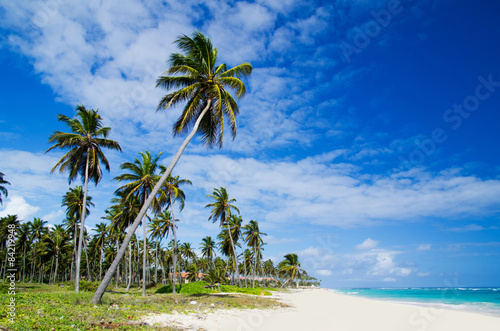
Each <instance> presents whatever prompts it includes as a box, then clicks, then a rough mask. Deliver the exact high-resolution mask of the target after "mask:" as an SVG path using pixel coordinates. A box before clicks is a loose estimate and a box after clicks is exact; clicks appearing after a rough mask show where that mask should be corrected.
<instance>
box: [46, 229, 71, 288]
mask: <svg viewBox="0 0 500 331" xmlns="http://www.w3.org/2000/svg"><path fill="white" fill-rule="evenodd" d="M68 240H69V239H68V235H67V232H66V231H64V229H63V228H62V227H60V226H59V227H56V228H55V229H54V230H52V231H50V232H49V234H48V235H47V236H46V241H47V244H48V248H49V249H50V250H51V252H52V254H53V256H54V258H55V261H56V266H55V270H54V284H56V282H57V270H58V267H59V258H60V256H61V254H62V252H63V251H64V250H66V249H68V248H69V247H71V246H70V244H69V243H68Z"/></svg>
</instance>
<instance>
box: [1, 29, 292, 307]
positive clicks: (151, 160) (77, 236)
mask: <svg viewBox="0 0 500 331" xmlns="http://www.w3.org/2000/svg"><path fill="white" fill-rule="evenodd" d="M174 43H175V44H176V45H177V46H178V48H179V49H180V50H181V52H182V53H173V54H171V56H170V59H169V61H168V64H169V68H168V69H167V70H166V71H165V72H164V73H163V75H161V76H160V77H159V78H158V80H157V87H161V88H164V89H166V90H172V89H173V90H174V91H172V92H170V93H168V94H166V95H165V96H164V97H163V98H162V99H161V100H160V102H159V104H158V108H157V111H160V110H168V109H171V108H173V107H175V106H176V105H178V104H180V103H183V104H184V110H183V112H182V114H181V116H180V117H179V119H178V120H177V121H176V122H175V124H174V125H173V134H174V136H177V135H180V134H184V133H187V132H188V131H189V134H188V135H187V137H186V138H185V140H184V142H183V143H182V144H181V146H180V147H179V150H178V151H177V153H176V154H175V155H174V156H173V159H172V161H171V163H170V165H169V166H168V167H163V166H161V165H159V163H158V160H159V158H160V155H161V153H160V154H158V155H151V153H150V152H148V151H145V152H143V153H140V157H138V158H136V159H135V161H134V162H131V163H124V164H122V165H121V169H122V170H124V171H125V173H124V174H122V175H120V176H118V177H116V178H115V179H116V180H117V181H118V182H120V183H123V185H122V186H121V187H119V188H118V189H117V190H116V192H115V195H116V196H115V198H113V200H112V206H111V207H109V208H108V209H107V210H106V217H105V218H106V219H107V220H109V222H110V223H109V224H107V223H101V224H99V225H97V228H96V234H95V235H89V234H88V233H86V228H85V219H86V216H87V215H88V212H89V209H88V208H89V207H92V202H91V200H92V199H91V197H89V196H88V183H89V181H90V182H94V184H95V185H97V184H98V183H99V181H100V179H101V177H102V167H103V166H104V168H105V169H106V170H108V171H109V163H108V161H107V159H106V156H105V155H104V152H103V149H104V148H106V149H111V150H116V151H121V147H120V145H119V144H118V143H117V142H116V141H113V140H111V139H109V138H108V135H109V133H110V131H111V128H109V127H104V126H103V122H102V118H101V116H100V115H99V113H98V111H97V110H94V109H86V108H85V107H84V106H82V105H79V106H77V108H76V116H75V117H74V118H69V117H67V116H65V115H58V119H59V121H61V122H63V123H64V124H66V125H67V126H68V127H69V128H70V129H71V132H69V133H65V132H60V131H56V132H54V133H53V134H52V135H51V136H50V138H49V142H51V143H54V145H53V146H52V147H50V148H49V149H48V150H47V152H49V151H51V150H55V149H61V150H64V151H65V152H66V154H64V155H63V157H62V158H61V159H60V160H59V161H58V162H57V163H56V165H55V166H54V168H53V169H52V172H54V171H56V170H59V171H60V172H67V173H68V174H69V176H68V179H69V183H70V184H71V183H72V181H74V180H75V179H77V178H80V179H81V180H82V182H83V187H79V186H77V187H74V188H72V189H70V191H69V192H67V193H66V195H65V196H64V198H63V206H65V207H66V220H65V227H64V226H63V225H61V226H56V228H53V229H46V230H44V231H45V232H43V233H41V232H40V234H39V235H37V236H35V237H33V236H31V237H30V239H31V241H30V242H29V244H27V245H28V246H30V247H28V248H27V250H28V251H27V254H28V255H27V256H26V257H27V258H28V259H29V261H30V263H31V264H28V265H27V266H25V268H24V269H26V270H29V271H30V272H31V275H30V280H31V278H32V275H33V277H34V274H35V273H38V275H39V280H40V281H42V280H43V281H47V275H48V278H50V279H51V280H52V281H53V282H56V281H58V280H67V279H74V281H75V292H78V291H79V279H80V275H82V276H84V277H86V278H87V279H88V280H95V279H99V280H101V279H102V281H101V284H100V285H99V287H98V289H97V290H96V293H95V295H94V298H93V299H92V302H93V303H99V302H100V301H101V299H102V296H103V294H104V291H105V290H106V288H107V287H108V285H109V284H110V282H111V281H112V279H113V278H115V279H116V283H117V284H118V283H119V282H121V281H122V277H125V278H123V279H126V282H127V288H128V287H130V286H131V284H132V282H133V280H137V282H140V281H141V279H142V292H143V295H145V290H146V283H147V282H148V279H151V272H152V270H154V273H153V275H154V277H153V278H154V280H155V281H157V280H158V271H160V273H161V274H162V281H163V282H165V281H166V279H167V278H168V276H167V275H166V274H167V271H171V272H170V273H169V274H170V275H173V276H172V277H171V281H172V282H173V283H174V285H175V283H176V281H177V275H178V272H177V270H184V271H185V272H188V273H189V274H190V275H192V277H193V278H196V277H198V274H199V273H200V272H202V273H206V274H207V275H206V277H207V278H211V279H212V280H218V281H223V280H224V279H226V278H227V275H229V274H232V275H233V276H232V277H230V278H231V280H232V281H237V282H238V284H240V285H241V278H240V277H236V275H241V274H243V275H244V276H247V275H249V274H250V273H253V276H254V277H253V278H252V280H253V282H254V281H255V276H257V275H267V276H269V277H270V278H272V277H275V276H276V275H277V274H278V272H277V271H279V270H281V269H276V268H274V267H273V266H272V262H271V261H266V262H264V263H261V259H262V246H263V245H264V242H263V240H262V237H261V236H262V235H265V234H264V233H261V232H260V231H259V227H258V222H256V221H250V222H249V223H248V224H247V225H243V221H242V218H241V216H239V215H237V214H239V211H238V209H237V208H236V207H235V206H234V205H233V203H234V202H235V200H234V199H229V197H228V194H227V191H226V189H225V188H222V187H221V188H219V189H215V190H214V192H213V194H211V195H209V196H208V198H210V199H211V200H212V202H211V203H210V204H208V205H207V207H209V208H211V214H210V216H209V219H210V220H212V221H214V222H216V221H218V222H219V224H220V226H221V229H222V231H221V233H220V234H219V236H218V237H217V239H218V242H217V244H215V243H214V241H213V239H212V238H210V237H207V238H204V239H203V247H202V251H203V252H204V253H203V256H202V257H197V256H196V255H195V254H193V253H192V248H191V245H190V244H189V243H184V244H179V243H178V240H177V232H176V228H177V226H176V222H177V221H178V220H176V219H175V217H174V208H173V206H174V204H175V203H177V205H178V206H179V208H180V209H182V208H183V206H184V198H185V196H184V192H183V191H182V189H181V186H182V185H190V184H191V182H190V181H188V180H185V179H180V178H179V176H173V175H172V170H173V169H174V167H175V165H176V164H177V162H178V160H179V159H180V157H181V155H182V153H183V152H184V150H185V148H186V147H187V145H188V144H189V142H190V141H191V140H192V139H193V137H194V136H195V135H196V134H199V136H200V137H201V140H202V142H203V144H204V145H206V146H207V147H208V148H212V147H215V146H218V147H219V148H221V147H222V145H223V141H224V132H225V123H227V124H228V125H229V129H230V133H231V136H232V138H233V139H234V138H235V136H236V129H237V125H236V116H237V115H238V113H239V108H238V104H237V103H236V101H235V99H234V97H233V95H232V94H231V93H230V91H231V92H232V93H233V94H234V95H235V97H236V98H238V99H239V98H242V97H243V96H244V95H245V94H246V87H245V84H244V83H243V81H242V79H244V78H246V77H248V76H249V75H250V74H251V72H252V66H251V65H250V64H249V63H242V64H240V65H237V66H235V67H233V68H228V67H227V66H226V64H224V63H223V64H217V55H218V53H217V48H215V47H213V45H212V43H211V41H210V39H208V38H207V37H205V36H204V35H203V34H202V33H201V32H198V31H197V32H195V33H194V34H193V36H192V37H189V36H186V35H181V36H180V37H179V38H178V39H177V40H176V41H175V42H174ZM0 179H1V181H0V184H5V183H7V182H5V181H4V180H3V174H0ZM7 184H8V183H7ZM0 193H3V194H4V195H6V194H7V192H6V190H5V188H4V187H3V186H0ZM0 198H1V196H0ZM0 202H1V200H0ZM148 222H149V224H148ZM23 224H25V223H23ZM140 224H142V225H143V227H142V228H143V233H142V241H141V240H139V238H138V236H137V234H136V230H137V228H138V226H139V225H140ZM63 230H64V231H63ZM125 230H127V232H126V233H125ZM147 230H149V234H150V235H149V240H148V235H147V232H146V231H147ZM170 231H171V232H172V235H173V240H172V241H171V243H170V244H169V246H168V248H165V247H163V248H162V247H161V242H162V239H163V238H164V237H166V236H167V234H168V233H169V232H170ZM62 232H65V233H64V234H63V233H62ZM56 238H57V239H56ZM51 240H53V241H55V242H57V243H58V244H57V249H55V248H54V255H53V256H51V255H50V254H48V253H47V254H45V253H46V252H47V251H46V250H44V249H43V247H45V246H44V245H47V246H46V247H48V246H50V245H49V244H48V242H49V241H51ZM242 242H246V243H247V244H248V248H247V249H243V248H242V246H241V243H242ZM210 247H211V248H210ZM215 247H217V248H218V249H219V250H220V253H221V254H222V255H223V256H226V257H228V258H229V259H230V261H231V262H229V263H228V262H226V261H224V260H223V259H221V258H220V257H216V254H215V250H214V249H213V248H215ZM237 247H238V248H239V250H241V251H242V252H239V250H238V249H237ZM141 251H142V252H141ZM127 252H128V254H127ZM169 252H171V253H169ZM82 253H83V254H84V255H85V256H82ZM30 254H31V255H30ZM140 254H142V266H141V263H139V255H140ZM89 256H90V257H91V258H90V259H89ZM153 256H154V258H153ZM169 256H171V260H170V258H169ZM54 260H55V262H54V263H53V261H54ZM49 261H50V262H49ZM170 261H171V262H170ZM204 261H205V262H206V263H205V262H204ZM285 261H287V258H286V259H285ZM289 262H290V263H292V262H293V263H298V260H297V261H294V260H293V259H290V260H289ZM82 263H83V264H82ZM48 264H50V265H51V267H50V268H49V269H47V268H48ZM54 264H55V267H54ZM285 264H286V263H285ZM81 265H83V266H85V267H86V268H85V269H83V270H81ZM283 265H284V264H283ZM59 266H60V268H59ZM152 266H154V268H153V267H152ZM240 266H242V267H243V269H241V268H240ZM222 267H223V268H222ZM30 268H31V269H30ZM294 268H295V269H293V270H294V271H293V272H292V271H289V272H287V274H289V275H290V278H291V279H292V281H293V278H294V277H297V276H299V275H300V273H301V269H300V267H299V265H297V264H296V265H295V267H294ZM24 269H23V271H24ZM282 269H283V268H282ZM47 270H49V271H47ZM59 270H61V271H60V273H58V272H59ZM97 270H99V272H98V273H97ZM104 270H106V271H105V275H104V276H102V273H103V271H104ZM283 270H285V269H283ZM290 270H292V269H290ZM141 273H142V277H141V275H140V274H141ZM51 277H52V278H51ZM148 277H149V278H148ZM244 279H245V280H247V278H245V277H244ZM253 282H252V283H253ZM173 288H174V289H175V286H174V287H173Z"/></svg>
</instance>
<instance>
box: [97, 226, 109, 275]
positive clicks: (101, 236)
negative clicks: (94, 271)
mask: <svg viewBox="0 0 500 331" xmlns="http://www.w3.org/2000/svg"><path fill="white" fill-rule="evenodd" d="M95 231H96V234H95V235H94V238H95V242H94V245H95V247H96V250H98V251H99V253H100V257H99V280H101V278H102V254H103V252H104V245H105V244H106V242H107V240H108V225H107V224H106V223H104V222H101V223H99V224H97V225H96V229H95Z"/></svg>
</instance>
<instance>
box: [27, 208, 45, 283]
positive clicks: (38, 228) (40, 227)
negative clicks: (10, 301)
mask: <svg viewBox="0 0 500 331" xmlns="http://www.w3.org/2000/svg"><path fill="white" fill-rule="evenodd" d="M28 224H29V227H30V232H31V238H32V239H33V243H34V247H33V253H32V260H31V263H32V267H31V278H30V283H31V282H32V281H33V276H34V275H35V264H36V257H37V256H36V255H37V253H39V252H37V247H41V245H40V243H41V239H42V237H43V236H44V235H45V234H46V233H47V232H48V229H47V227H46V226H45V224H47V222H46V221H43V220H41V219H40V218H34V219H33V221H32V222H28Z"/></svg>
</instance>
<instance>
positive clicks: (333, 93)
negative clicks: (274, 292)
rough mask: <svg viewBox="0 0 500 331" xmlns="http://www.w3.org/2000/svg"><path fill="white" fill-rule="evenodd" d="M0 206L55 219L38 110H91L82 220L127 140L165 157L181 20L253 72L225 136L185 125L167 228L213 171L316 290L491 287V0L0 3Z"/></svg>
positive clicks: (187, 217) (49, 120) (497, 268)
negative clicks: (231, 131) (103, 165)
mask: <svg viewBox="0 0 500 331" xmlns="http://www.w3.org/2000/svg"><path fill="white" fill-rule="evenodd" d="M0 6H1V7H0V31H1V37H0V50H1V52H0V68H1V71H2V80H1V81H0V84H1V88H0V95H1V97H0V171H1V172H3V173H5V175H6V177H5V179H7V180H8V181H10V182H11V183H12V185H10V186H9V187H8V189H9V196H8V198H5V199H4V204H3V205H2V206H0V216H4V215H6V214H19V215H20V217H21V218H22V219H24V220H31V219H32V218H33V217H42V218H43V219H44V220H46V221H48V222H49V223H51V224H58V223H60V222H61V220H62V219H63V218H64V209H63V208H61V206H60V203H61V197H62V195H63V194H64V193H65V192H66V191H67V190H68V183H67V175H65V174H63V175H59V174H52V175H51V174H50V173H49V172H50V169H51V168H52V167H53V165H54V164H55V163H56V161H57V160H58V159H59V158H60V157H61V155H62V154H61V153H58V152H51V153H49V154H44V151H45V150H46V149H47V148H48V147H49V146H50V145H49V144H48V136H49V134H50V133H52V132H53V131H54V130H66V128H65V127H64V126H62V125H61V124H60V123H58V122H57V119H56V116H57V114H60V113H61V114H65V115H67V116H72V115H73V114H74V108H75V106H76V105H77V104H84V105H85V106H86V107H87V108H99V112H100V113H101V115H102V116H103V118H104V121H105V123H106V125H108V126H111V127H112V134H111V138H112V139H115V140H117V141H118V142H119V143H120V144H121V146H122V148H123V153H116V152H108V153H107V155H108V158H109V160H110V163H111V173H105V174H104V178H103V180H102V181H101V183H99V185H98V186H97V187H94V186H91V188H90V195H91V196H92V197H93V198H94V200H93V201H94V202H95V204H96V207H95V208H94V209H93V210H92V211H91V214H90V215H89V217H88V219H87V223H86V224H87V225H88V226H89V227H91V228H92V227H93V226H95V224H97V223H99V222H101V221H102V220H101V217H102V216H103V215H104V210H105V209H106V208H107V207H108V206H109V205H110V204H109V201H110V199H111V198H112V197H113V192H114V190H115V189H116V188H117V187H118V185H117V183H116V182H114V181H112V178H113V177H115V176H117V175H119V174H120V170H119V165H120V164H121V163H123V162H129V161H132V160H134V158H135V157H137V156H138V153H139V152H141V151H145V150H149V151H151V152H152V153H159V152H163V155H162V159H161V160H162V162H163V163H165V164H168V163H169V161H170V159H171V156H172V154H173V153H175V151H176V150H177V148H178V147H179V145H180V144H181V142H182V139H180V138H173V137H172V136H171V126H172V124H173V121H174V120H175V119H176V117H177V116H178V115H179V112H180V109H175V110H172V111H169V112H167V113H162V112H161V113H156V112H155V109H156V106H157V103H158V101H159V99H160V97H161V95H162V94H164V93H165V91H162V90H157V89H155V87H154V86H155V79H156V78H157V77H158V76H159V75H160V74H161V73H162V72H163V71H164V70H165V69H166V60H167V58H168V56H169V54H170V53H172V52H174V51H176V49H175V45H173V44H172V42H173V41H174V40H175V38H176V37H177V36H178V35H180V34H188V35H189V34H191V33H192V32H193V31H195V30H200V31H202V32H203V33H205V34H206V35H207V36H209V37H210V38H211V39H212V41H213V43H214V44H215V46H216V47H218V49H219V60H220V61H221V62H225V63H227V64H228V65H229V66H234V65H237V64H239V63H241V62H245V61H248V62H250V63H251V64H252V65H253V67H254V71H253V74H252V77H251V78H250V79H249V80H248V82H247V85H248V88H249V93H248V95H247V96H246V97H245V99H244V100H242V101H241V102H240V110H241V114H240V116H239V118H238V134H237V137H236V140H235V141H231V140H229V139H228V140H227V141H225V144H224V148H223V149H222V150H210V151H208V150H206V149H205V148H204V147H203V146H201V144H200V143H199V140H197V139H196V140H194V141H193V142H192V143H191V145H190V146H189V147H188V149H187V150H186V152H185V155H184V156H183V157H182V158H181V161H180V162H179V164H178V165H177V167H176V169H175V170H174V173H175V174H176V175H180V176H181V177H182V178H188V179H190V180H191V181H192V182H193V187H192V188H189V189H186V193H187V202H186V208H185V209H184V211H183V212H182V213H178V214H177V215H178V217H179V218H180V219H181V223H180V226H179V239H180V240H181V241H189V242H191V243H193V244H194V246H198V244H199V242H200V241H201V238H202V237H204V236H206V235H211V236H216V235H217V233H218V232H219V229H218V226H217V224H212V223H211V222H209V221H208V216H209V210H208V209H206V208H204V206H205V205H206V204H207V203H208V200H207V199H206V197H205V196H206V194H209V193H211V192H212V190H213V188H215V187H220V186H224V187H226V188H227V190H228V192H229V194H230V196H231V197H233V198H235V199H236V200H237V206H238V207H239V209H240V210H241V212H242V216H243V219H244V220H245V221H248V220H250V219H254V220H258V221H259V223H260V226H261V229H262V231H264V232H266V233H268V235H269V236H268V237H266V242H267V246H265V251H264V255H265V258H272V259H273V260H274V261H276V262H278V261H280V260H281V258H282V256H283V255H284V254H286V253H289V252H296V253H298V254H299V258H300V260H301V262H302V265H303V266H304V267H305V268H306V269H307V270H308V271H309V272H310V273H311V274H312V275H313V276H315V277H318V278H319V279H321V280H322V281H323V285H324V286H326V287H355V286H382V287H393V286H500V283H499V282H498V279H500V263H499V262H500V239H499V238H500V220H499V215H500V210H499V209H500V208H499V206H500V177H499V170H500V162H499V161H500V155H499V154H498V148H497V142H498V140H499V138H500V130H499V129H498V127H499V124H500V112H499V105H500V63H499V60H498V54H499V51H500V47H499V46H498V45H499V40H500V23H499V22H498V19H497V17H498V13H499V12H500V4H497V3H496V2H494V1H480V2H472V1H453V2H452V1H447V0H441V1H437V0H436V1H431V0H423V1H416V0H413V1H410V0H406V1H404V0H401V1H395V0H390V1H371V0H357V1H354V0H337V1H329V2H324V1H295V0H286V1H283V0H280V1H278V0H271V1H255V2H243V1H234V2H227V1H189V0H188V1H183V2H182V4H181V3H180V2H176V1H163V2H157V1H146V2H145V1H142V2H141V1H137V0H126V1H121V2H120V4H119V5H117V4H115V3H114V2H106V1H105V2H102V1H87V2H85V3H73V2H69V1H64V0H53V1H23V2H18V1H15V2H12V1H11V2H7V1H2V2H1V5H0Z"/></svg>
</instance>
